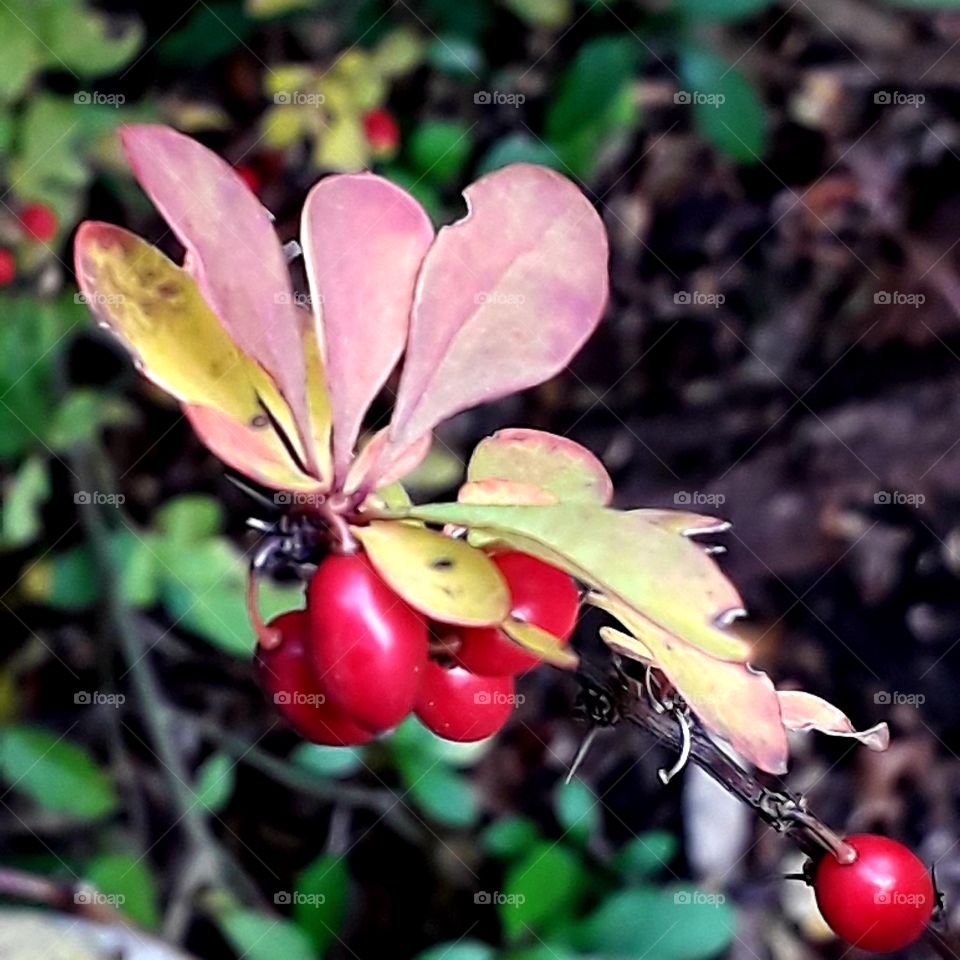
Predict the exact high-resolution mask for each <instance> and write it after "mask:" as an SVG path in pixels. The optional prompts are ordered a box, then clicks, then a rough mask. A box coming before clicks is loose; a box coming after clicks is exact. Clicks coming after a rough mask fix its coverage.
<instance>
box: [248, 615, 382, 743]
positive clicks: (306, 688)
mask: <svg viewBox="0 0 960 960" xmlns="http://www.w3.org/2000/svg"><path fill="white" fill-rule="evenodd" d="M270 626H271V627H276V628H277V629H279V630H280V633H281V635H282V640H281V641H280V645H279V646H278V647H276V648H275V649H273V650H264V649H263V648H260V649H258V650H257V656H256V661H255V669H256V671H257V676H258V678H259V680H260V684H261V686H263V688H264V689H265V690H266V691H267V692H268V693H269V694H270V695H271V698H272V699H273V702H274V703H275V704H276V705H277V707H278V708H279V709H280V712H281V713H282V714H283V715H284V717H286V719H287V722H288V723H289V724H290V725H291V726H292V727H293V728H294V729H295V730H296V731H297V732H298V733H299V734H300V735H301V736H303V737H305V738H306V739H307V740H312V741H313V742H314V743H323V744H327V745H328V746H350V745H352V744H359V743H366V742H367V741H368V740H370V739H371V738H372V737H373V733H372V732H371V731H369V730H366V729H364V728H363V727H362V726H361V725H360V724H359V723H357V722H356V721H355V720H353V719H351V718H350V716H349V715H348V714H347V713H346V712H345V711H343V710H341V709H340V708H339V707H338V706H336V704H334V703H333V702H332V701H331V700H330V698H329V697H328V696H327V693H326V690H325V688H324V686H323V684H321V683H320V681H319V680H318V679H317V675H316V672H315V671H314V669H313V660H312V659H311V657H310V654H309V651H308V650H307V644H306V640H307V635H308V633H309V631H310V618H309V617H308V615H307V612H306V611H305V610H292V611H291V612H290V613H284V614H281V615H280V616H279V617H277V618H276V619H275V620H273V621H272V622H271V624H270Z"/></svg>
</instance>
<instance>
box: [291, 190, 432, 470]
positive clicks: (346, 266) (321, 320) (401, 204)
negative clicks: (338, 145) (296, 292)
mask: <svg viewBox="0 0 960 960" xmlns="http://www.w3.org/2000/svg"><path fill="white" fill-rule="evenodd" d="M358 224H362V227H361V228H360V229H358ZM432 241H433V227H432V225H431V224H430V220H429V219H428V217H427V215H426V214H425V213H424V212H423V208H422V207H421V206H420V204H419V203H417V201H416V200H414V199H413V197H411V196H410V194H408V193H406V192H405V191H404V190H401V189H400V188H399V187H397V186H394V185H393V184H392V183H390V182H389V181H388V180H384V179H383V178H382V177H376V176H373V175H372V174H356V175H353V176H350V175H344V176H341V177H328V178H326V179H325V180H321V181H320V182H319V183H317V185H316V186H315V187H314V188H313V189H312V190H311V191H310V193H309V194H308V196H307V199H306V202H305V204H304V207H303V218H302V228H301V243H302V245H303V250H304V260H305V262H306V266H307V271H308V275H309V278H310V287H311V290H312V292H313V312H314V315H315V318H316V322H317V326H318V329H320V330H321V331H322V334H323V355H324V359H325V361H326V372H327V386H328V389H329V391H330V397H331V401H332V404H333V459H334V467H335V474H336V477H337V479H339V480H340V481H342V480H343V479H344V478H345V477H346V474H347V470H348V468H349V465H350V460H351V458H352V457H353V450H354V447H355V445H356V442H357V437H358V435H359V433H360V426H361V424H362V423H363V417H364V414H366V412H367V408H368V407H369V406H370V404H371V403H372V402H373V399H374V397H376V395H377V393H378V392H379V390H380V388H381V387H382V386H383V384H384V383H385V381H386V379H387V377H388V376H389V375H390V372H391V371H392V370H393V368H394V367H395V366H396V364H397V361H398V360H399V359H400V355H401V353H403V349H404V346H405V344H406V342H407V329H408V326H409V317H410V308H411V305H412V303H413V290H414V284H415V283H416V280H417V273H418V271H419V269H420V263H421V261H422V260H423V257H424V255H425V254H426V252H427V248H428V247H429V246H430V244H431V242H432Z"/></svg>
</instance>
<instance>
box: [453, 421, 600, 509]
mask: <svg viewBox="0 0 960 960" xmlns="http://www.w3.org/2000/svg"><path fill="white" fill-rule="evenodd" d="M467 479H468V480H472V481H478V480H514V481H517V482H519V483H524V484H532V485H533V486H535V487H540V488H542V489H544V490H547V491H548V492H550V493H552V494H553V495H554V496H555V497H556V498H557V500H560V501H564V502H570V503H595V504H600V505H606V504H608V503H609V502H610V500H611V498H612V497H613V484H612V483H611V481H610V476H609V475H608V474H607V471H606V468H605V467H604V465H603V464H602V463H601V462H600V461H599V460H598V459H597V458H596V457H595V456H594V455H593V454H592V453H591V452H590V451H589V450H587V448H586V447H581V446H580V444H579V443H574V442H573V441H572V440H568V439H567V438H566V437H558V436H556V435H555V434H552V433H544V432H543V431H542V430H526V429H511V430H499V431H498V432H497V433H495V434H493V436H491V437H487V438H486V439H485V440H481V441H480V443H479V444H477V447H476V449H475V450H474V451H473V456H472V457H471V458H470V465H469V467H468V468H467ZM461 499H462V498H461ZM518 502H520V503H523V502H524V501H518Z"/></svg>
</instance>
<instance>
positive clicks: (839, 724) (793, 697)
mask: <svg viewBox="0 0 960 960" xmlns="http://www.w3.org/2000/svg"><path fill="white" fill-rule="evenodd" d="M777 696H778V697H779V698H780V712H781V714H782V715H783V724H784V726H785V727H786V728H787V729H788V730H818V731H820V732H821V733H828V734H830V735H831V736H834V737H852V738H853V739H855V740H859V741H860V742H861V743H862V744H863V745H864V746H866V747H869V748H870V749H871V750H886V749H887V747H889V746H890V731H889V729H888V728H887V725H886V724H885V723H878V724H875V725H874V726H872V727H870V728H869V729H867V730H857V729H856V728H855V727H854V725H853V724H852V723H851V722H850V719H849V718H848V717H847V716H846V714H844V713H843V711H842V710H839V709H838V708H837V707H835V706H834V705H833V704H832V703H828V702H827V701H826V700H824V699H823V698H821V697H818V696H815V695H814V694H812V693H805V692H803V691H801V690H780V691H778V692H777Z"/></svg>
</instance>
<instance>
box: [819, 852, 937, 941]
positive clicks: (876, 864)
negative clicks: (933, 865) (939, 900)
mask: <svg viewBox="0 0 960 960" xmlns="http://www.w3.org/2000/svg"><path fill="white" fill-rule="evenodd" d="M846 841H847V843H849V844H850V845H851V846H852V847H853V848H854V850H856V851H857V859H856V860H854V861H853V863H849V864H841V863H840V862H839V861H838V860H837V859H836V857H834V856H832V855H830V854H828V855H827V856H825V857H824V858H823V859H822V860H821V861H820V863H819V864H818V865H817V870H816V874H815V876H814V881H813V888H814V891H815V892H816V895H817V906H819V907H820V912H821V913H822V914H823V917H824V919H825V920H826V921H827V923H828V924H830V927H831V929H832V930H833V932H834V933H835V934H836V935H837V936H838V937H840V938H841V939H843V940H846V941H847V942H848V943H851V944H853V945H855V946H858V947H862V948H863V949H864V950H873V951H876V952H878V953H887V952H889V951H891V950H899V949H901V948H902V947H905V946H907V945H908V944H911V943H913V942H914V941H915V940H916V939H917V938H918V937H919V936H920V935H921V934H922V933H923V931H924V929H925V927H926V926H927V924H928V923H929V921H930V915H931V914H932V913H933V908H934V905H935V897H934V890H933V882H932V881H931V879H930V874H929V872H928V871H927V868H926V867H925V866H924V865H923V863H922V861H921V860H920V859H919V858H918V857H917V856H916V855H915V854H913V853H912V852H911V851H910V850H908V849H907V848H906V847H905V846H903V844H902V843H897V842H896V840H890V839H888V838H887V837H880V836H877V835H875V834H870V833H861V834H855V835H854V836H852V837H847V838H846Z"/></svg>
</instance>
